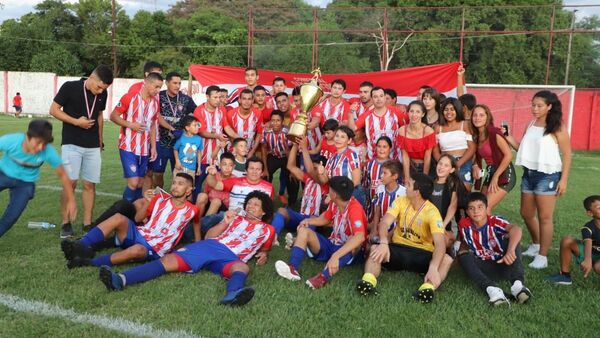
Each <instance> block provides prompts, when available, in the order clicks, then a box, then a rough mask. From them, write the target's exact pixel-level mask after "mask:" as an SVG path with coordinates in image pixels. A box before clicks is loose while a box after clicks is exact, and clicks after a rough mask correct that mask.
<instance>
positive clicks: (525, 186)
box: [521, 167, 562, 196]
mask: <svg viewBox="0 0 600 338" xmlns="http://www.w3.org/2000/svg"><path fill="white" fill-rule="evenodd" d="M561 175H562V173H561V172H557V173H553V174H546V173H543V172H541V171H537V170H530V169H527V168H525V167H523V177H521V192H522V193H525V194H535V195H548V196H551V195H556V187H557V186H558V181H560V177H561Z"/></svg>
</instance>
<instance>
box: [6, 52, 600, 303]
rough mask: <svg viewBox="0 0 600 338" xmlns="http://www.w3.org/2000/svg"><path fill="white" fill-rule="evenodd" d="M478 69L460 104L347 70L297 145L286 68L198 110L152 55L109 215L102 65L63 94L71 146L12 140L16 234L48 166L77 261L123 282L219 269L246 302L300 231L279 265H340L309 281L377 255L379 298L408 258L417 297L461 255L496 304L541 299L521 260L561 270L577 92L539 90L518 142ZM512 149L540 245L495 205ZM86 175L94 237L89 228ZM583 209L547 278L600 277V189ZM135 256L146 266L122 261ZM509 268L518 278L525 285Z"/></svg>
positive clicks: (127, 103) (40, 125)
mask: <svg viewBox="0 0 600 338" xmlns="http://www.w3.org/2000/svg"><path fill="white" fill-rule="evenodd" d="M463 74H464V69H463V68H462V67H461V68H459V69H458V73H457V81H458V95H457V96H459V97H458V98H453V97H448V98H445V97H444V95H443V94H440V93H439V92H438V91H437V90H436V89H435V88H431V87H429V86H423V87H422V88H421V89H420V90H419V93H418V95H417V98H416V99H415V100H414V101H412V102H411V103H410V104H408V105H397V104H396V93H395V92H394V90H391V89H386V88H381V87H378V86H377V85H376V84H375V85H374V84H372V83H370V82H368V81H365V82H363V83H361V84H360V88H359V97H358V98H356V99H351V100H346V99H345V98H344V97H343V95H344V93H345V90H346V83H345V81H344V80H343V79H337V80H334V81H332V83H331V84H330V88H327V89H328V90H327V91H328V94H327V95H326V96H324V97H323V98H322V99H321V101H320V102H319V103H318V104H317V105H316V106H315V107H314V108H313V109H311V110H310V111H309V112H307V114H308V116H309V119H308V123H307V135H306V136H305V137H301V138H299V139H298V140H297V141H296V142H290V141H289V140H288V138H287V132H288V127H289V126H290V124H291V123H292V122H293V121H294V120H295V119H296V118H297V116H298V113H299V108H300V107H301V97H300V90H299V87H296V88H293V90H292V91H291V95H289V94H288V93H287V92H286V89H287V88H286V83H285V80H284V79H283V78H280V77H276V78H275V79H273V81H272V90H271V91H268V90H267V89H266V88H265V87H263V86H261V85H258V84H257V82H258V79H259V74H258V71H257V69H255V68H247V69H246V70H245V82H246V84H247V85H246V86H244V87H242V88H238V89H236V90H234V91H232V92H231V93H228V91H227V90H226V89H223V88H219V87H217V86H208V87H206V90H205V93H206V102H205V103H204V104H202V105H200V106H196V104H195V103H194V101H193V100H192V98H191V97H190V96H188V95H186V94H184V93H183V92H181V91H180V86H181V79H182V77H181V75H180V74H178V73H176V72H171V73H168V74H166V76H165V79H164V80H163V68H162V66H161V65H160V64H159V63H157V62H152V61H150V62H147V63H146V65H145V67H144V80H143V81H142V82H139V83H136V84H134V85H133V86H131V87H130V89H129V90H128V92H127V93H126V94H125V95H124V96H123V97H122V98H121V99H120V101H119V103H118V105H117V106H116V107H115V108H114V110H113V111H112V112H111V114H110V120H111V121H112V122H114V123H115V124H117V125H119V126H120V134H119V141H118V147H119V154H120V159H121V163H122V166H123V172H124V176H125V178H126V185H125V188H124V192H123V199H122V200H119V201H117V202H115V203H114V204H113V205H112V206H111V207H110V208H108V209H107V210H105V211H104V212H103V213H101V215H100V216H99V217H97V218H96V219H95V220H92V218H93V209H94V204H95V186H96V184H97V183H99V182H100V176H101V160H102V155H101V152H102V149H103V147H104V143H103V136H104V135H103V123H104V122H103V111H104V110H105V108H106V102H107V92H106V89H107V88H108V87H109V86H110V85H111V84H112V82H113V74H112V71H111V69H110V68H108V67H107V66H103V65H101V66H98V67H97V68H96V69H95V70H94V71H93V72H92V73H91V74H90V76H89V77H87V78H82V79H80V80H77V81H70V82H66V83H64V84H63V85H62V87H61V88H60V90H59V91H58V93H57V95H56V97H55V98H54V100H53V102H52V104H51V106H50V114H51V115H52V116H54V117H55V118H57V119H58V120H60V121H62V144H61V154H60V155H58V153H57V152H56V150H55V149H54V148H53V147H52V146H51V145H50V143H52V141H53V136H52V125H51V124H50V123H49V122H48V121H47V120H42V119H35V120H33V121H32V122H31V123H30V124H29V128H28V130H27V132H26V133H15V134H8V135H3V136H1V137H0V152H3V156H2V158H1V159H0V190H4V189H9V190H10V201H9V205H8V206H7V207H6V210H5V212H4V214H3V215H2V218H1V219H0V236H2V235H3V234H4V233H5V232H6V231H8V230H9V229H10V228H11V227H12V225H13V224H14V223H16V222H17V220H18V218H19V216H20V215H21V213H22V212H23V210H24V209H25V207H26V206H27V203H28V201H29V200H30V199H32V198H33V195H34V188H35V182H36V181H37V180H38V177H39V168H40V166H41V165H42V164H43V163H44V162H46V161H47V162H48V163H49V164H50V165H51V166H52V167H53V168H55V169H56V172H57V174H58V175H59V177H60V179H61V182H62V185H63V193H62V197H61V202H62V203H61V212H62V218H63V222H62V227H61V229H60V236H61V238H63V241H62V242H61V249H62V251H63V252H64V256H65V258H66V260H67V266H68V267H69V268H76V267H82V266H96V267H99V269H100V272H99V274H100V280H101V281H102V283H104V284H105V286H106V287H107V288H108V289H109V290H122V289H124V288H125V287H127V286H131V285H134V284H138V283H142V282H146V281H149V280H151V279H155V278H157V277H159V276H161V275H164V274H167V273H171V272H192V273H195V272H198V271H200V270H202V269H205V270H210V271H212V272H213V273H215V274H217V275H220V276H222V277H223V278H225V279H226V280H227V292H226V295H225V296H224V297H223V299H222V300H221V304H226V305H243V304H246V303H247V302H249V301H250V300H251V299H252V297H253V296H254V289H253V288H252V287H249V286H247V285H246V279H247V277H248V274H249V270H250V269H249V266H248V264H247V263H248V261H249V260H250V259H252V258H253V257H254V258H256V262H257V264H259V265H264V264H266V263H267V260H268V252H269V250H270V248H271V246H272V245H279V241H278V238H279V235H280V234H281V235H282V236H283V234H282V231H283V230H284V229H285V230H286V232H287V234H286V235H285V236H283V237H281V238H282V239H285V243H286V248H288V249H289V250H290V254H289V259H288V261H281V260H280V261H277V262H275V264H274V270H275V272H276V273H277V274H278V275H279V276H281V277H282V278H284V279H287V280H290V281H300V280H302V277H301V271H302V269H301V264H302V261H303V260H304V259H305V258H306V256H308V257H310V258H312V259H315V260H317V261H320V262H323V263H324V266H323V269H322V270H321V271H320V272H319V273H318V274H317V275H315V276H312V277H310V278H308V279H306V284H307V285H308V286H309V287H310V288H312V289H319V288H321V287H323V286H325V285H326V284H328V283H330V282H332V280H333V276H334V275H335V274H337V273H338V272H340V269H342V268H343V267H344V266H347V265H350V264H362V265H364V275H363V276H362V277H361V278H360V280H359V281H358V283H357V285H356V290H357V292H358V293H359V294H361V295H365V296H367V295H376V294H377V293H378V289H377V285H378V280H377V279H378V277H379V275H380V274H381V272H382V268H383V269H385V270H407V271H412V272H415V273H419V274H421V275H422V276H423V283H422V285H421V286H420V287H418V289H417V290H416V291H415V292H414V293H413V298H414V299H415V300H417V301H420V302H430V301H432V300H433V297H434V294H435V290H436V289H438V288H439V287H440V285H441V284H442V283H443V281H444V279H445V278H446V276H447V274H448V271H449V269H450V268H451V266H453V265H455V264H453V263H454V261H458V263H459V264H457V265H460V267H461V268H462V269H463V270H464V272H465V273H466V275H467V276H468V277H469V278H470V279H471V280H472V281H473V282H474V283H475V285H476V286H477V287H479V288H480V289H481V290H482V291H483V292H485V293H486V294H487V295H488V296H489V302H490V303H491V304H493V305H501V304H508V303H509V302H510V300H509V298H511V299H512V301H514V302H517V303H526V302H527V301H528V300H529V299H530V298H531V297H532V293H531V291H530V290H529V289H528V288H527V287H526V286H525V285H524V282H525V280H524V274H525V271H524V263H523V262H522V257H523V256H530V257H533V260H532V262H531V263H530V264H529V267H531V268H534V269H543V268H546V267H547V265H548V259H547V254H548V250H549V249H550V247H551V245H552V234H553V221H552V219H553V213H554V207H555V203H556V199H557V197H558V196H560V195H562V194H564V193H565V192H566V190H567V180H568V175H569V168H570V164H571V149H570V146H569V136H568V134H567V132H566V127H565V125H564V124H563V123H562V109H561V102H560V101H559V99H558V98H557V96H556V95H555V94H553V93H551V92H549V91H540V92H538V93H536V94H535V96H534V97H533V98H532V115H533V116H532V119H531V123H530V124H529V125H528V127H527V129H526V131H525V133H524V135H523V137H522V139H521V141H520V142H517V141H516V139H515V138H514V137H512V135H510V134H509V133H508V127H507V126H504V125H503V126H502V128H498V127H496V125H495V124H494V120H493V115H492V113H491V112H490V109H489V108H488V107H487V106H486V105H484V104H476V98H475V97H474V96H473V95H471V94H463V86H462V78H463ZM165 84H166V90H162V91H161V88H162V87H163V85H165ZM513 149H514V150H516V151H517V153H516V161H515V164H516V165H519V166H522V167H523V171H524V172H523V176H522V179H521V215H522V217H523V220H524V222H525V224H526V225H527V229H528V231H529V233H530V235H531V239H532V244H531V245H529V247H528V248H527V249H526V250H525V251H523V252H522V251H521V248H520V242H521V238H522V230H521V228H520V227H519V226H517V225H514V224H512V223H510V222H508V221H507V220H505V219H503V218H501V217H499V216H496V215H494V207H495V206H497V205H498V204H499V203H500V202H501V201H502V199H503V198H504V197H505V196H506V195H507V193H508V192H509V191H511V189H513V188H514V186H515V182H516V177H515V175H516V172H515V168H514V166H513V163H512V162H513V161H512V159H513ZM169 163H170V168H169V170H172V172H173V175H172V182H171V187H170V192H166V191H165V190H163V189H162V187H163V185H164V173H165V171H166V170H167V167H169ZM277 171H279V176H278V180H279V182H278V187H279V188H278V192H277V196H275V190H274V188H273V184H272V181H273V179H274V174H275V173H276V172H277ZM78 181H81V182H82V209H83V228H82V230H83V233H82V237H81V238H79V239H78V240H72V239H70V238H69V237H73V236H74V235H75V231H74V229H73V226H72V225H71V222H73V221H74V220H75V218H76V213H77V205H76V201H75V197H74V191H75V188H76V186H77V183H78ZM300 191H302V194H301V201H300V204H299V206H300V208H299V209H296V208H295V207H296V204H297V202H298V193H299V192H300ZM275 198H277V199H278V200H279V201H280V204H281V205H282V207H281V208H279V209H278V210H274V200H275ZM584 207H585V210H586V212H587V214H588V215H589V216H590V217H591V218H592V219H591V220H590V221H589V222H588V223H587V224H585V225H584V227H583V228H582V230H581V239H574V238H573V237H566V238H563V240H562V241H561V243H560V260H561V262H560V272H559V273H558V274H555V275H550V276H548V277H546V279H547V280H548V281H550V282H554V283H559V284H571V283H572V280H571V275H570V267H571V261H572V260H573V261H574V262H575V263H576V264H579V265H580V267H581V269H582V270H583V272H584V274H585V276H586V277H587V275H588V273H589V272H590V271H592V270H594V271H595V272H596V273H600V262H599V261H598V258H600V196H597V195H594V196H590V197H588V198H586V199H585V201H584ZM109 248H110V253H104V254H98V255H97V253H98V252H101V251H105V250H106V249H109ZM114 248H118V249H117V250H115V249H114ZM129 262H143V263H144V264H143V265H138V266H135V267H133V268H131V269H128V270H126V271H122V272H117V271H116V270H114V269H113V266H115V265H119V264H124V263H129ZM500 280H508V281H509V282H510V285H511V287H510V291H509V292H506V293H505V292H504V291H503V290H502V289H501V288H500V286H499V284H498V283H499V281H500Z"/></svg>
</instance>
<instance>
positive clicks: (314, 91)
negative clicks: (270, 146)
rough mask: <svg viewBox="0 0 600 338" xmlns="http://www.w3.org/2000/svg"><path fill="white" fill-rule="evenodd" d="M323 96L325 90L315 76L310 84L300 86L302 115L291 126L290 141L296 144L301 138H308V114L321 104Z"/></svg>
mask: <svg viewBox="0 0 600 338" xmlns="http://www.w3.org/2000/svg"><path fill="white" fill-rule="evenodd" d="M322 96H323V90H322V89H321V88H320V87H319V85H318V84H317V77H316V76H315V77H314V78H313V79H312V80H310V82H308V83H305V84H303V85H302V86H300V98H301V101H302V105H301V107H298V108H299V109H301V111H300V113H299V114H298V117H297V118H296V120H295V121H294V122H293V123H292V125H291V126H290V130H289V132H288V139H289V140H290V141H292V142H294V143H298V141H299V138H301V137H303V136H306V132H307V131H308V129H307V127H306V124H307V123H308V115H307V114H308V112H309V111H310V110H311V109H312V108H313V107H314V106H315V105H316V104H317V103H318V102H319V100H320V99H321V97H322Z"/></svg>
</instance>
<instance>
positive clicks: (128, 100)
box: [115, 91, 160, 156]
mask: <svg viewBox="0 0 600 338" xmlns="http://www.w3.org/2000/svg"><path fill="white" fill-rule="evenodd" d="M115 111H116V112H117V113H119V114H121V115H122V116H123V119H124V120H126V121H128V122H132V123H134V122H137V123H140V124H145V125H146V129H145V130H142V131H140V132H136V131H134V130H133V129H130V128H126V127H121V130H120V132H119V149H121V150H124V151H128V152H131V153H133V154H135V155H138V156H149V155H150V128H155V130H157V129H156V128H157V126H156V125H157V123H156V121H157V120H158V113H159V111H160V104H159V101H158V97H157V96H155V97H152V98H150V99H149V100H148V101H144V100H143V99H142V94H141V93H140V92H139V91H138V92H134V91H129V92H128V93H127V94H125V95H123V97H121V100H120V101H119V104H117V106H116V107H115Z"/></svg>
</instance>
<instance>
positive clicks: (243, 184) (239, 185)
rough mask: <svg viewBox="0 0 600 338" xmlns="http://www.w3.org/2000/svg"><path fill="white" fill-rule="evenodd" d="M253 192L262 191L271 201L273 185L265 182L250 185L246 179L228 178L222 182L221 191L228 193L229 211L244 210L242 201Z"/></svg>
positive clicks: (273, 192)
mask: <svg viewBox="0 0 600 338" xmlns="http://www.w3.org/2000/svg"><path fill="white" fill-rule="evenodd" d="M254 190H258V191H262V192H264V193H265V194H267V195H269V196H270V197H271V199H273V197H274V196H275V191H274V190H273V185H272V184H271V183H269V182H267V181H265V180H260V181H259V182H258V183H250V181H248V178H247V177H245V176H244V177H230V178H227V179H225V180H223V191H229V209H236V208H240V209H243V208H244V200H245V199H246V196H248V194H249V193H251V192H253V191H254Z"/></svg>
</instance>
